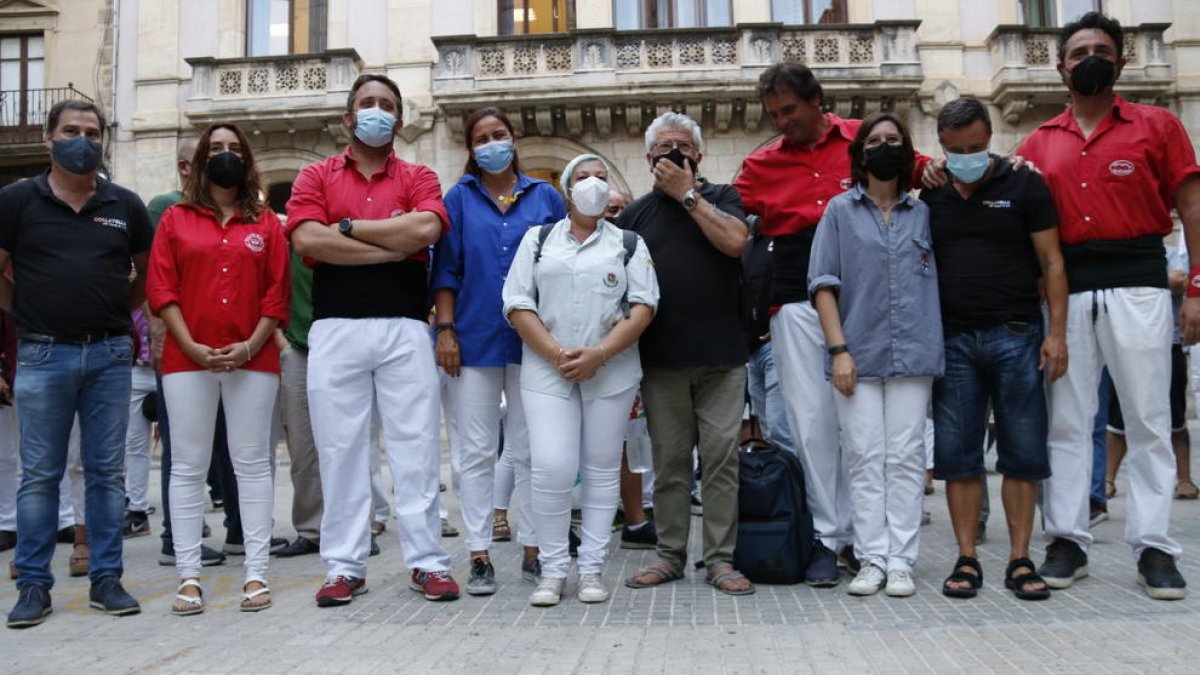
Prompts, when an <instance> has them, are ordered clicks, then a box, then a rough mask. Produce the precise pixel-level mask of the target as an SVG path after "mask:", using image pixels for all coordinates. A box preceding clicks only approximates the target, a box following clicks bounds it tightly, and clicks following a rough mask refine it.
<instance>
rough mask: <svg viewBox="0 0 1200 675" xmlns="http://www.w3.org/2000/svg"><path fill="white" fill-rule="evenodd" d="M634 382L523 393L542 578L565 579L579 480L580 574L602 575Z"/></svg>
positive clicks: (635, 391)
mask: <svg viewBox="0 0 1200 675" xmlns="http://www.w3.org/2000/svg"><path fill="white" fill-rule="evenodd" d="M635 395H637V387H636V386H633V387H630V388H629V389H626V390H625V391H623V392H621V393H619V394H614V395H612V396H608V397H605V398H598V399H594V400H591V401H585V400H583V398H582V397H581V396H580V394H579V387H578V386H576V387H573V388H572V389H571V396H570V397H569V398H559V397H557V396H552V395H550V394H539V393H537V392H533V391H529V390H526V389H522V390H521V397H522V399H523V401H524V403H525V410H526V413H527V418H526V419H527V421H528V423H529V448H530V456H531V460H532V461H531V465H532V469H533V475H532V493H533V495H532V496H533V518H534V525H535V527H536V528H537V537H538V546H539V548H540V553H539V555H538V557H539V558H540V559H541V562H542V576H544V577H547V578H551V579H560V578H565V577H566V576H567V570H568V568H569V567H570V566H571V557H570V555H569V554H568V551H567V531H568V529H569V528H570V526H571V492H572V488H573V487H574V486H575V477H576V476H579V478H580V483H581V485H580V487H581V498H580V509H581V510H582V512H583V522H582V525H581V527H580V530H581V532H580V540H581V542H582V543H580V545H579V573H580V574H599V573H600V571H601V569H602V568H603V567H604V559H605V557H606V556H607V553H608V542H609V539H610V537H612V521H613V515H614V514H615V513H616V511H617V499H618V498H619V496H620V491H621V442H622V440H623V439H624V437H625V421H626V420H627V419H628V418H629V407H630V406H632V405H633V397H634V396H635Z"/></svg>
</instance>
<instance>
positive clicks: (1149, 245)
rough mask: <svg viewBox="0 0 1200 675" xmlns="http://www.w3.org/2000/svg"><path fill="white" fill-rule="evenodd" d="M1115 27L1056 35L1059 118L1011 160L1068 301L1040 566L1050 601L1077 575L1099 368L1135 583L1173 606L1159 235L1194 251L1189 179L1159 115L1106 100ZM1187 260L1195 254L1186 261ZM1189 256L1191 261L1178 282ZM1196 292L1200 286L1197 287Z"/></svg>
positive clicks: (1193, 304)
mask: <svg viewBox="0 0 1200 675" xmlns="http://www.w3.org/2000/svg"><path fill="white" fill-rule="evenodd" d="M1123 45H1124V35H1123V32H1122V30H1121V25H1120V24H1119V23H1118V22H1117V21H1116V20H1114V19H1111V18H1108V17H1106V16H1104V15H1102V14H1099V13H1097V12H1089V13H1087V14H1085V15H1083V16H1082V17H1080V18H1079V19H1078V20H1077V21H1075V22H1073V23H1070V24H1067V25H1066V26H1065V27H1063V29H1062V32H1061V33H1060V35H1059V42H1058V60H1059V63H1058V70H1059V72H1060V73H1061V75H1062V78H1063V82H1064V83H1065V84H1066V85H1067V88H1068V89H1069V90H1070V94H1071V105H1070V107H1068V108H1067V110H1066V111H1064V112H1063V113H1062V114H1061V115H1059V116H1057V117H1055V118H1053V119H1051V120H1050V121H1048V122H1046V123H1045V124H1042V125H1041V126H1040V127H1038V128H1037V129H1036V130H1035V131H1034V132H1033V133H1032V134H1030V136H1029V137H1028V138H1027V139H1025V142H1024V143H1023V144H1022V145H1021V148H1020V149H1019V150H1018V154H1020V155H1022V156H1024V157H1025V158H1026V159H1028V160H1030V161H1032V162H1034V163H1036V164H1037V166H1039V167H1040V168H1041V170H1042V174H1043V176H1044V177H1045V179H1046V182H1047V184H1048V185H1049V186H1050V191H1051V193H1052V196H1053V198H1054V202H1055V206H1056V207H1057V210H1058V216H1059V233H1060V236H1061V238H1062V251H1063V259H1064V261H1065V263H1066V271H1067V284H1068V289H1069V292H1070V297H1069V302H1068V310H1067V349H1068V352H1069V353H1070V355H1071V366H1070V368H1069V369H1068V370H1067V373H1066V375H1065V376H1064V377H1062V378H1061V379H1059V380H1057V381H1056V382H1054V383H1052V384H1051V385H1050V401H1049V405H1050V433H1049V448H1050V465H1051V471H1052V472H1053V476H1052V477H1051V478H1049V479H1048V480H1047V481H1046V482H1045V499H1044V507H1043V512H1044V515H1045V531H1046V535H1047V536H1048V537H1050V538H1052V542H1051V543H1050V544H1049V545H1048V546H1047V547H1046V561H1045V563H1044V564H1043V565H1042V566H1041V567H1040V568H1039V570H1038V572H1039V573H1040V574H1041V575H1042V577H1044V578H1045V580H1046V583H1047V584H1049V585H1050V586H1051V587H1052V588H1066V587H1068V586H1070V585H1071V584H1072V583H1073V582H1074V580H1075V579H1080V578H1082V577H1085V576H1087V573H1088V568H1087V549H1088V547H1089V546H1090V545H1091V543H1092V536H1091V534H1089V532H1088V519H1089V510H1088V488H1089V482H1090V476H1091V461H1092V451H1091V440H1090V439H1091V432H1092V415H1093V413H1094V412H1095V410H1096V404H1097V401H1096V399H1097V387H1098V382H1099V377H1100V369H1101V367H1102V366H1103V365H1107V366H1108V370H1109V373H1110V374H1111V375H1112V379H1113V384H1114V385H1115V386H1116V390H1117V393H1118V395H1119V396H1120V398H1121V405H1122V409H1123V412H1124V413H1125V420H1126V431H1127V436H1128V444H1129V450H1128V455H1127V456H1126V464H1125V466H1126V469H1127V473H1128V476H1129V493H1128V494H1129V499H1128V511H1127V513H1128V516H1127V517H1128V520H1127V523H1126V527H1125V540H1126V541H1127V542H1128V543H1129V544H1130V545H1131V546H1132V547H1133V552H1134V555H1135V557H1137V559H1138V563H1137V564H1138V583H1139V584H1141V585H1142V586H1143V588H1144V589H1145V591H1146V593H1147V594H1148V595H1149V596H1150V597H1152V598H1156V599H1165V600H1171V599H1179V598H1182V597H1184V595H1185V593H1186V591H1185V586H1186V584H1185V582H1184V579H1183V577H1182V576H1181V575H1180V574H1179V571H1178V570H1177V568H1176V564H1175V563H1176V559H1177V558H1178V557H1179V555H1180V553H1181V548H1180V546H1179V544H1178V543H1177V542H1176V541H1175V540H1174V539H1172V538H1171V537H1170V535H1169V534H1168V526H1169V524H1170V518H1171V493H1172V487H1173V486H1174V481H1175V459H1174V455H1173V454H1172V452H1171V430H1170V414H1169V410H1168V403H1169V399H1168V391H1167V388H1168V384H1169V383H1170V381H1171V377H1170V376H1171V336H1172V320H1171V294H1170V291H1169V290H1168V289H1167V273H1166V264H1165V263H1164V253H1163V243H1162V238H1163V236H1165V235H1167V234H1170V232H1171V230H1172V227H1173V224H1172V221H1171V208H1172V207H1176V208H1177V209H1178V211H1179V216H1180V218H1181V219H1182V220H1183V224H1184V228H1185V233H1186V236H1187V238H1188V240H1189V242H1188V243H1189V247H1188V248H1189V250H1192V251H1196V250H1197V249H1195V248H1194V247H1195V246H1200V167H1198V166H1196V158H1195V154H1194V152H1193V150H1192V144H1191V141H1190V140H1189V139H1188V136H1187V132H1186V131H1185V130H1184V128H1183V125H1182V124H1181V123H1180V122H1179V120H1178V119H1177V118H1176V117H1175V116H1174V115H1172V114H1171V113H1170V112H1168V111H1166V110H1164V109H1162V108H1157V107H1153V106H1146V105H1138V104H1136V103H1130V102H1128V101H1126V100H1124V99H1123V98H1121V97H1120V96H1118V95H1117V94H1115V93H1113V85H1114V84H1115V82H1116V80H1117V78H1118V77H1119V76H1120V72H1121V68H1122V67H1124V65H1125V59H1124V58H1122V48H1123ZM1198 253H1200V251H1198ZM1197 263H1200V255H1197V254H1195V253H1194V254H1193V258H1192V274H1191V281H1193V282H1195V281H1197V279H1196V276H1197V271H1198V270H1200V265H1198V264H1197ZM1198 283H1200V282H1198ZM1188 296H1189V298H1188V300H1187V301H1186V302H1185V306H1184V310H1183V326H1184V336H1185V340H1186V341H1187V342H1189V343H1191V342H1195V340H1196V338H1197V335H1198V334H1200V301H1198V300H1196V296H1200V287H1198V286H1197V284H1196V283H1192V284H1189V287H1188Z"/></svg>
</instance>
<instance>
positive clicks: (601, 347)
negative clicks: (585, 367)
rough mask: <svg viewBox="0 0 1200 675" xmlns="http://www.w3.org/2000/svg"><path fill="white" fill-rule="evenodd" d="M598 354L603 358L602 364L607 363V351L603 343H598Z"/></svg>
mask: <svg viewBox="0 0 1200 675" xmlns="http://www.w3.org/2000/svg"><path fill="white" fill-rule="evenodd" d="M600 356H601V358H603V359H604V365H606V366H607V365H608V351H606V350H605V349H604V343H603V342H601V343H600Z"/></svg>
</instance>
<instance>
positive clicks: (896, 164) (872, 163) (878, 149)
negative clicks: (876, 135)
mask: <svg viewBox="0 0 1200 675" xmlns="http://www.w3.org/2000/svg"><path fill="white" fill-rule="evenodd" d="M866 157H867V171H869V172H870V173H871V175H872V176H874V177H876V178H878V179H879V180H891V179H893V178H895V177H896V176H899V175H900V169H902V168H904V164H905V163H906V162H908V160H909V158H910V157H911V155H910V154H909V153H907V152H905V151H904V146H903V145H891V144H888V143H884V144H882V145H877V146H875V147H873V148H867V152H866Z"/></svg>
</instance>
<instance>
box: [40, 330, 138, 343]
mask: <svg viewBox="0 0 1200 675" xmlns="http://www.w3.org/2000/svg"><path fill="white" fill-rule="evenodd" d="M115 337H129V331H128V330H107V331H97V332H94V333H71V334H69V335H47V334H46V333H31V332H28V331H21V332H20V333H18V334H17V338H18V339H20V340H25V341H27V342H47V343H50V344H53V343H59V344H64V345H87V344H92V343H94V342H103V341H105V340H107V339H109V338H115Z"/></svg>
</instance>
